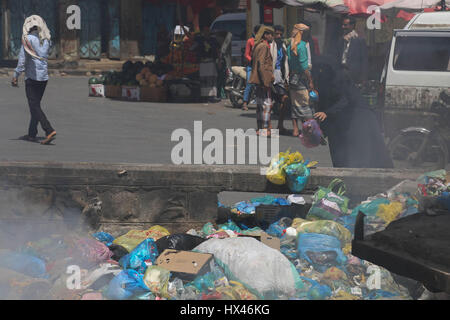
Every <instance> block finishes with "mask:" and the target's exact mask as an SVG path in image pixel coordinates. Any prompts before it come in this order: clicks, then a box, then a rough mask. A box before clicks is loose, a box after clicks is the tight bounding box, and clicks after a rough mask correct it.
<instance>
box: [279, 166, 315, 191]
mask: <svg viewBox="0 0 450 320" xmlns="http://www.w3.org/2000/svg"><path fill="white" fill-rule="evenodd" d="M284 171H285V172H286V176H287V182H288V187H289V190H291V191H292V192H294V193H300V192H302V191H303V189H305V187H306V184H307V183H308V179H309V177H310V176H311V171H310V170H309V168H308V167H306V166H305V165H304V164H303V163H293V164H291V165H289V166H287V167H286V168H285V169H284Z"/></svg>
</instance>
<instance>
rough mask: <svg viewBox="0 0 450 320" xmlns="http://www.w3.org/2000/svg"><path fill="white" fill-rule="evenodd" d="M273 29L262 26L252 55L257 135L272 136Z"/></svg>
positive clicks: (251, 80)
mask: <svg viewBox="0 0 450 320" xmlns="http://www.w3.org/2000/svg"><path fill="white" fill-rule="evenodd" d="M273 33H274V30H273V28H272V27H268V26H261V28H260V29H259V31H258V33H257V34H256V37H255V48H254V49H253V55H252V74H251V77H250V83H252V84H255V85H256V104H257V108H256V120H257V125H258V130H257V134H258V135H264V136H270V134H271V133H270V113H271V112H272V94H271V92H272V83H273V81H274V80H275V78H274V75H273V58H272V55H271V53H270V43H271V42H272V41H273Z"/></svg>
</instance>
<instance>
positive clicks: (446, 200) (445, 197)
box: [438, 192, 450, 210]
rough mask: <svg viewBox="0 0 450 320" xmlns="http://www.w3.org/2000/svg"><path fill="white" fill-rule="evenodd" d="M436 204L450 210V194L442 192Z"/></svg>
mask: <svg viewBox="0 0 450 320" xmlns="http://www.w3.org/2000/svg"><path fill="white" fill-rule="evenodd" d="M438 202H439V203H441V204H442V205H443V206H445V207H446V208H447V210H450V192H442V194H441V195H440V196H439V197H438Z"/></svg>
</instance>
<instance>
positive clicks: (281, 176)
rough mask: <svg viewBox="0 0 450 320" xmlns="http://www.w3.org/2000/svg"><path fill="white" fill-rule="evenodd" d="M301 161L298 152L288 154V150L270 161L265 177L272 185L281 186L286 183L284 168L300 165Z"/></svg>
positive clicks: (301, 158)
mask: <svg viewBox="0 0 450 320" xmlns="http://www.w3.org/2000/svg"><path fill="white" fill-rule="evenodd" d="M302 161H303V156H302V155H301V153H300V152H295V153H290V151H289V150H288V151H286V152H280V153H279V154H278V155H276V156H275V157H273V159H272V160H271V162H270V165H269V169H268V170H267V173H266V177H267V179H268V180H269V181H270V182H272V183H273V184H277V185H283V184H285V183H286V173H285V172H284V168H285V167H286V166H288V165H290V164H292V163H300V162H302Z"/></svg>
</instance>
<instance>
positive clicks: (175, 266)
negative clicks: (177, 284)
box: [156, 249, 213, 281]
mask: <svg viewBox="0 0 450 320" xmlns="http://www.w3.org/2000/svg"><path fill="white" fill-rule="evenodd" d="M212 259H213V255H212V254H206V253H198V252H192V251H181V250H172V249H166V250H164V251H163V253H161V254H160V255H159V257H158V259H157V260H156V264H157V265H158V266H160V267H162V268H164V269H167V270H169V271H170V272H172V273H173V274H174V276H176V277H178V278H180V279H181V280H185V281H192V280H194V279H195V278H196V277H197V276H198V275H201V274H205V273H207V272H209V271H210V261H211V260H212Z"/></svg>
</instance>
